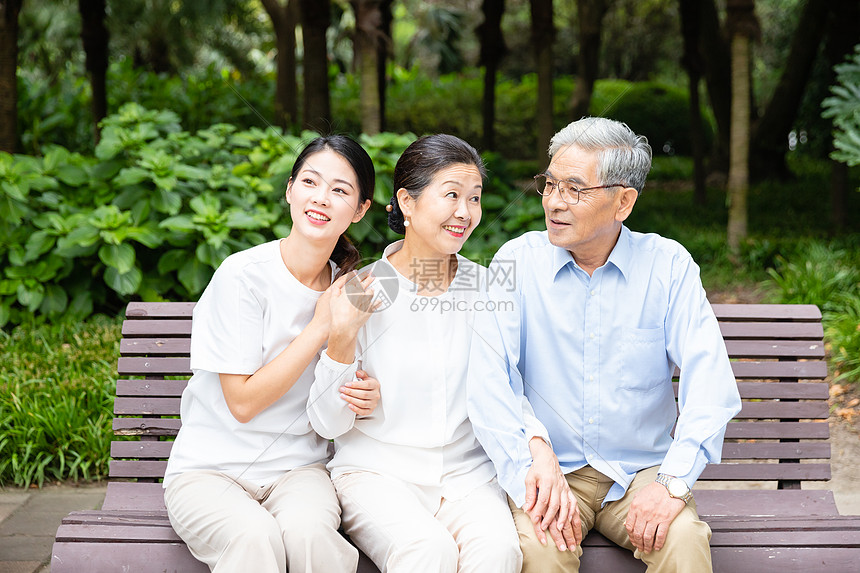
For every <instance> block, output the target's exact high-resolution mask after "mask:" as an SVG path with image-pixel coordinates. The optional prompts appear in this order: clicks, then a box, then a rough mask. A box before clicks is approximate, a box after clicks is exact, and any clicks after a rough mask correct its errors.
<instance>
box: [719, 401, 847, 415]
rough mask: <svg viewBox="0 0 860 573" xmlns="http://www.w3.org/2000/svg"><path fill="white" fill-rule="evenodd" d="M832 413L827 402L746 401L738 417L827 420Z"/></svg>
mask: <svg viewBox="0 0 860 573" xmlns="http://www.w3.org/2000/svg"><path fill="white" fill-rule="evenodd" d="M829 415H830V409H829V406H828V404H827V402H823V401H815V402H774V401H769V400H767V401H761V402H744V403H743V404H742V405H741V411H740V413H739V414H737V415H736V416H735V418H736V419H747V418H755V419H765V420H766V419H769V418H779V419H782V418H788V419H797V418H818V419H822V420H826V419H827V417H828V416H829Z"/></svg>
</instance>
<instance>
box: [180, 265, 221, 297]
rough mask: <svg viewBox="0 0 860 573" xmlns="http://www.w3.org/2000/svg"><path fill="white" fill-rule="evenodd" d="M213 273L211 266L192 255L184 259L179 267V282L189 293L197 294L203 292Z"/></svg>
mask: <svg viewBox="0 0 860 573" xmlns="http://www.w3.org/2000/svg"><path fill="white" fill-rule="evenodd" d="M213 273H214V271H213V270H212V267H210V266H209V265H206V264H204V263H201V262H200V261H199V260H197V257H194V258H192V259H190V260H188V261H186V262H185V264H184V265H182V268H180V269H179V282H181V283H182V286H184V287H185V288H186V289H188V292H189V294H191V295H197V294H199V293H201V292H203V289H204V288H206V285H207V284H209V280H210V279H211V278H212V274H213Z"/></svg>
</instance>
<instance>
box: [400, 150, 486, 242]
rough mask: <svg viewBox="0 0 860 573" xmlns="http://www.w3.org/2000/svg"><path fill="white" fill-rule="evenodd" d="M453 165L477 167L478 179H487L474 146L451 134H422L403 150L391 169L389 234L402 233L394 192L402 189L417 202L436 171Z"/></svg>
mask: <svg viewBox="0 0 860 573" xmlns="http://www.w3.org/2000/svg"><path fill="white" fill-rule="evenodd" d="M457 164H465V165H474V166H475V167H477V168H478V172H479V173H480V174H481V179H484V178H485V177H486V176H487V171H486V169H485V167H484V161H483V160H482V159H481V156H480V154H479V153H478V152H477V151H476V150H475V148H474V147H472V146H471V145H469V144H468V143H466V142H465V141H463V140H462V139H460V138H459V137H454V136H453V135H445V134H441V133H440V134H436V135H426V136H424V137H420V138H418V139H416V140H415V141H413V142H412V144H411V145H410V146H409V147H407V148H406V149H405V150H404V151H403V154H402V155H401V156H400V159H398V160H397V165H395V166H394V194H393V195H392V196H391V203H390V205H391V210H390V211H389V212H388V226H389V227H391V230H392V231H394V232H395V233H399V234H401V235H403V234H405V233H406V227H405V226H404V225H403V221H404V219H403V211H401V210H400V203H399V202H398V201H397V191H398V190H400V189H406V192H407V193H409V196H410V197H412V198H413V199H415V200H417V199H418V198H419V197H420V196H421V193H422V192H423V191H424V189H425V188H426V187H427V186H428V185H430V182H431V181H433V177H434V176H435V175H436V174H437V173H438V172H440V171H441V170H443V169H445V168H446V167H450V166H451V165H457Z"/></svg>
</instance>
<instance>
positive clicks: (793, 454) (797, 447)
mask: <svg viewBox="0 0 860 573" xmlns="http://www.w3.org/2000/svg"><path fill="white" fill-rule="evenodd" d="M736 459H748V460H753V459H755V460H767V459H786V460H803V459H818V460H823V459H830V444H829V443H827V442H795V443H774V442H755V443H749V442H739V443H725V444H723V461H725V460H736Z"/></svg>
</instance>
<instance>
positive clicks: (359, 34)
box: [351, 0, 382, 135]
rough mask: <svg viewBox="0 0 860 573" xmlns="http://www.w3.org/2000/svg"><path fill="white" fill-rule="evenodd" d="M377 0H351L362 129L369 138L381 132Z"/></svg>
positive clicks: (379, 30)
mask: <svg viewBox="0 0 860 573" xmlns="http://www.w3.org/2000/svg"><path fill="white" fill-rule="evenodd" d="M379 3H380V0H352V2H351V4H352V8H353V10H354V11H355V62H356V71H357V73H358V78H359V85H360V91H359V101H360V109H361V130H362V131H363V132H364V133H367V134H368V135H373V134H376V133H379V132H380V131H381V130H382V117H381V109H380V105H379V75H378V74H379V72H378V61H379V60H378V57H377V45H378V42H379V38H380V36H381V35H382V31H381V29H380V28H381V26H382V12H381V11H380V9H379Z"/></svg>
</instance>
